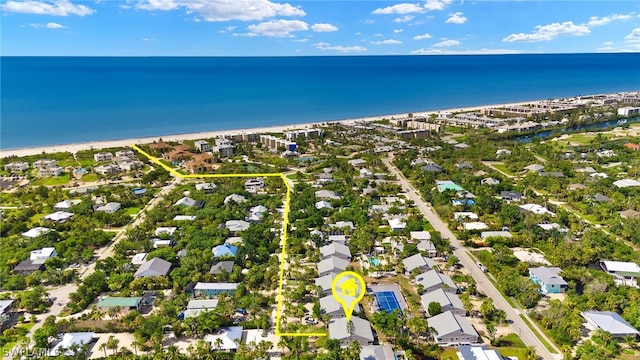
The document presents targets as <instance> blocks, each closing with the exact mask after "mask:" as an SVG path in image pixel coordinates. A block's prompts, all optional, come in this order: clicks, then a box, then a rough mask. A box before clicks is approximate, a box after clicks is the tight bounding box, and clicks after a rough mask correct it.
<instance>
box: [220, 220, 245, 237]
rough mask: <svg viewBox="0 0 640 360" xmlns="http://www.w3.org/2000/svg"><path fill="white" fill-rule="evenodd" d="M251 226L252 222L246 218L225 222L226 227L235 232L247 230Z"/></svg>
mask: <svg viewBox="0 0 640 360" xmlns="http://www.w3.org/2000/svg"><path fill="white" fill-rule="evenodd" d="M249 226H251V224H250V223H248V222H246V221H244V220H227V222H225V223H224V227H225V229H228V230H229V231H230V232H232V233H234V234H235V233H238V232H241V231H245V230H247V229H248V228H249Z"/></svg>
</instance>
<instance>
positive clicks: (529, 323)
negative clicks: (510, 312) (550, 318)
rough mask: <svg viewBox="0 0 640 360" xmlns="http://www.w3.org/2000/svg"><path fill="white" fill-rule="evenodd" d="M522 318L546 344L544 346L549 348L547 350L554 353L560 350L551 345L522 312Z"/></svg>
mask: <svg viewBox="0 0 640 360" xmlns="http://www.w3.org/2000/svg"><path fill="white" fill-rule="evenodd" d="M520 318H521V319H522V321H524V323H525V324H527V327H528V328H529V329H531V332H533V333H534V334H535V335H536V337H537V338H538V340H540V342H541V343H542V345H544V347H546V348H547V350H549V352H551V353H552V354H557V353H558V352H557V351H555V350H554V348H553V347H552V346H551V345H549V343H548V342H547V340H545V339H544V338H543V337H542V336H541V335H540V333H538V330H536V328H535V327H534V326H533V325H532V324H531V322H529V320H528V319H527V317H526V316H524V315H522V314H520Z"/></svg>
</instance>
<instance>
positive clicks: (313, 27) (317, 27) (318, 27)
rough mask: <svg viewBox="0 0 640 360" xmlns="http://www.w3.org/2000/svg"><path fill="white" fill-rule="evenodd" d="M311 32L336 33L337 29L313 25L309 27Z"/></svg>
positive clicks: (329, 26)
mask: <svg viewBox="0 0 640 360" xmlns="http://www.w3.org/2000/svg"><path fill="white" fill-rule="evenodd" d="M311 30H313V31H315V32H332V31H338V27H337V26H335V25H331V24H313V25H311Z"/></svg>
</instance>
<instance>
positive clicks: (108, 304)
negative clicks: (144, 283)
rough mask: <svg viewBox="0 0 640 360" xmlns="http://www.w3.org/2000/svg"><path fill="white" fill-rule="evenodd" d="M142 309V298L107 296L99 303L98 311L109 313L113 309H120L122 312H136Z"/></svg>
mask: <svg viewBox="0 0 640 360" xmlns="http://www.w3.org/2000/svg"><path fill="white" fill-rule="evenodd" d="M141 307H142V297H139V296H138V297H111V296H107V297H104V298H102V299H100V300H99V301H98V309H100V310H101V311H105V312H106V311H107V310H109V309H111V308H119V309H120V311H129V310H136V311H140V308H141Z"/></svg>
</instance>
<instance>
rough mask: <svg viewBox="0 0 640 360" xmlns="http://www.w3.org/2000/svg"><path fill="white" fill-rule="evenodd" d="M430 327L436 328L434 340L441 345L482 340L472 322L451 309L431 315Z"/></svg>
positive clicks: (472, 342) (471, 342)
mask: <svg viewBox="0 0 640 360" xmlns="http://www.w3.org/2000/svg"><path fill="white" fill-rule="evenodd" d="M429 327H431V328H433V329H434V335H433V337H434V340H435V342H436V343H437V344H438V345H440V346H454V345H465V344H474V343H477V342H478V341H479V340H480V335H478V332H477V331H476V329H474V328H473V326H472V325H471V322H469V320H468V319H467V318H466V317H462V316H460V315H455V314H454V313H452V312H451V311H446V312H443V313H442V314H438V315H436V316H433V317H430V318H429Z"/></svg>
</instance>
